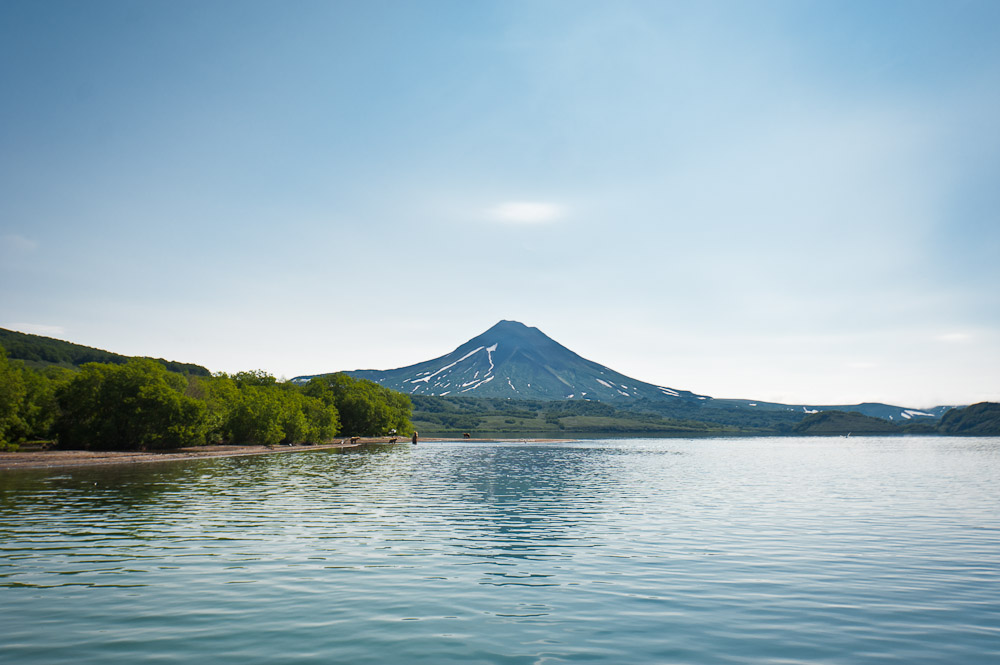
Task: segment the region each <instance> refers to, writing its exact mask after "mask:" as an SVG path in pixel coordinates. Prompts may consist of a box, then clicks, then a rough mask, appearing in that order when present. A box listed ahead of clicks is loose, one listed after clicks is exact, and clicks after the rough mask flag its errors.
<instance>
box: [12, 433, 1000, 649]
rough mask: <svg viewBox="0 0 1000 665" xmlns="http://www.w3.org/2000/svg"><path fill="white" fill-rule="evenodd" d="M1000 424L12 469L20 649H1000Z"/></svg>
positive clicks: (15, 624)
mask: <svg viewBox="0 0 1000 665" xmlns="http://www.w3.org/2000/svg"><path fill="white" fill-rule="evenodd" d="M998 481H1000V440H997V439H977V440H967V439H966V440H962V439H943V438H937V439H935V438H905V439H899V438H896V439H877V438H863V437H858V438H852V439H850V440H844V439H836V440H834V439H759V440H696V441H686V440H678V439H670V440H663V441H656V440H613V441H591V442H579V443H574V444H559V445H533V444H523V443H510V444H478V443H477V444H473V443H468V444H466V443H458V444H424V445H421V446H418V447H413V446H374V447H371V448H368V449H363V450H351V451H313V452H308V453H299V454H295V455H274V456H265V457H244V458H225V459H218V460H195V461H189V462H183V463H160V464H156V465H141V466H140V467H138V468H135V467H102V468H99V469H96V468H89V469H88V468H81V469H74V470H72V471H67V470H65V469H59V470H58V471H51V472H47V471H44V470H37V471H29V470H24V471H18V472H6V473H5V474H4V475H2V476H0V483H2V484H0V594H2V599H3V602H2V603H0V625H3V626H4V639H3V640H2V641H0V658H2V659H3V660H4V662H18V663H32V662H36V663H69V662H72V663H74V664H78V663H114V662H121V663H132V662H136V661H145V660H160V661H165V662H169V661H177V662H189V661H192V660H196V659H201V660H208V661H210V662H220V663H227V662H233V663H241V664H242V663H257V662H261V663H263V662H282V663H286V662H287V663H328V662H349V663H361V664H364V663H385V662H413V663H421V662H434V663H459V662H460V663H564V662H576V661H590V662H603V663H626V662H627V663H664V662H679V663H685V662H690V663H765V662H767V663H770V662H781V663H815V662H828V663H856V662H890V661H896V662H907V663H937V662H962V663H988V662H997V661H998V660H1000V629H998V628H997V626H1000V517H998V516H1000V499H998V497H997V493H996V490H995V488H996V487H997V486H998Z"/></svg>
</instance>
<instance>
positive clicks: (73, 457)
mask: <svg viewBox="0 0 1000 665" xmlns="http://www.w3.org/2000/svg"><path fill="white" fill-rule="evenodd" d="M420 440H421V441H425V442H426V441H456V442H457V441H469V439H459V438H456V439H449V438H438V437H427V438H423V437H421V438H420ZM472 441H479V442H490V441H524V442H529V441H530V442H532V443H558V442H562V441H565V439H515V438H509V439H472ZM389 442H390V441H389V437H372V438H361V439H359V440H358V442H357V443H353V444H352V443H351V442H350V439H343V440H338V441H334V442H330V443H323V444H318V445H311V446H273V447H268V446H232V445H229V446H196V447H193V448H178V449H176V450H168V451H162V452H144V451H134V450H128V451H121V450H28V451H22V452H16V453H3V452H0V471H5V470H8V469H44V468H55V467H63V466H96V465H99V464H141V463H148V462H176V461H179V460H188V459H208V458H213V457H244V456H247V455H274V454H280V453H296V452H302V451H304V450H326V449H329V448H357V447H358V446H362V445H365V444H372V443H389ZM409 443H410V439H409V437H399V440H398V441H397V444H400V445H401V444H409Z"/></svg>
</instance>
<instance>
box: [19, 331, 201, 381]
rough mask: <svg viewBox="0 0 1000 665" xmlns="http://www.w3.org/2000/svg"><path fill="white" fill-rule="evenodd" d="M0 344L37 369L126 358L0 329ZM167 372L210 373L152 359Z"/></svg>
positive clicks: (118, 362)
mask: <svg viewBox="0 0 1000 665" xmlns="http://www.w3.org/2000/svg"><path fill="white" fill-rule="evenodd" d="M0 346H2V347H3V348H4V349H6V350H7V357H8V358H10V359H12V360H23V361H24V363H25V364H26V365H28V366H29V367H35V368H41V367H46V366H48V365H58V366H60V367H69V368H73V367H79V366H80V365H85V364H87V363H111V364H115V365H123V364H125V363H126V362H128V360H129V357H128V356H123V355H120V354H118V353H112V352H111V351H104V350H102V349H94V348H91V347H89V346H83V345H81V344H73V343H72V342H65V341H63V340H61V339H53V338H51V337H43V336H41V335H30V334H28V333H22V332H17V331H16V330H7V329H5V328H0ZM153 360H155V361H156V362H158V363H160V364H161V365H163V366H164V367H166V368H167V369H168V370H169V371H171V372H180V373H182V374H193V375H195V376H210V375H211V372H209V371H208V370H207V369H205V368H204V367H202V366H201V365H193V364H191V363H181V362H176V361H172V360H163V359H162V358H153Z"/></svg>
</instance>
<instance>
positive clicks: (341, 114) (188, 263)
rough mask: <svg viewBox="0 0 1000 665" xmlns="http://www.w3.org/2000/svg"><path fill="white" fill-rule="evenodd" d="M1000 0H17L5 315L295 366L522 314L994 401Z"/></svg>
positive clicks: (0, 76) (882, 395)
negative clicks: (930, 0) (629, 0)
mask: <svg viewBox="0 0 1000 665" xmlns="http://www.w3.org/2000/svg"><path fill="white" fill-rule="evenodd" d="M997 118H1000V3H996V2H993V1H985V2H956V1H949V2H943V1H942V2H915V1H907V2H877V3H872V2H832V1H831V2H806V1H801V0H795V1H789V2H716V3H712V2H665V1H657V2H582V1H579V0H574V1H567V2H556V1H538V2H512V1H508V0H504V1H502V2H468V1H460V2H459V1H456V2H300V1H297V2H292V3H287V2H285V3H281V2H236V1H232V2H204V1H200V0H199V1H197V2H181V1H178V0H170V1H169V2H156V1H152V0H146V1H143V2H105V1H101V0H93V1H90V2H46V1H44V0H43V1H38V0H33V1H30V2H13V1H11V0H5V1H4V2H3V3H0V282H2V288H0V326H3V327H11V328H15V329H19V330H24V331H27V332H38V333H42V334H49V335H51V336H55V337H59V338H63V339H68V340H71V341H74V342H78V343H82V344H87V345H91V346H97V347H100V348H106V349H110V350H114V351H118V352H121V353H127V354H135V355H151V356H163V357H168V358H174V359H178V360H184V361H189V362H197V363H201V364H203V365H205V366H207V367H209V368H210V369H212V370H224V371H236V370H240V369H250V368H262V369H265V370H267V371H270V372H272V373H274V374H276V375H279V376H280V375H284V376H288V377H291V376H294V375H297V374H304V373H315V372H321V371H332V370H338V369H355V368H362V367H364V368H390V367H397V366H401V365H407V364H411V363H414V362H418V361H422V360H426V359H428V358H431V357H434V356H437V355H441V354H443V353H445V352H447V351H450V350H451V349H452V348H454V347H455V346H457V345H458V344H459V343H461V342H463V341H465V340H466V339H468V338H470V337H472V336H473V335H475V334H478V333H479V332H482V331H483V330H485V329H486V328H488V327H489V326H491V325H492V324H493V323H495V322H496V321H497V320H499V319H501V318H507V319H516V320H519V321H522V322H524V323H526V324H528V325H532V326H537V327H539V328H541V329H542V330H543V331H544V332H546V333H548V334H549V335H550V336H552V337H553V338H555V339H556V340H558V341H560V342H561V343H563V344H565V345H566V346H568V347H569V348H571V349H573V350H575V351H577V352H578V353H581V354H582V355H584V356H585V357H588V358H590V359H592V360H596V361H598V362H601V363H603V364H605V365H608V366H610V367H613V368H615V369H617V370H619V371H622V372H624V373H626V374H628V375H631V376H633V377H635V378H638V379H641V380H645V381H650V382H654V383H660V384H663V385H668V386H672V387H675V388H681V389H687V390H693V391H696V392H699V393H702V394H709V395H713V396H717V397H748V398H754V399H761V400H780V401H796V402H811V403H832V402H857V401H887V402H892V403H898V404H904V405H909V406H918V407H919V406H930V405H933V404H945V403H969V402H974V401H980V400H984V399H992V400H1000V288H998V287H1000V131H998V128H1000V121H998V120H997Z"/></svg>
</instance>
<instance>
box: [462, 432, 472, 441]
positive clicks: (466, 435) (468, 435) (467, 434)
mask: <svg viewBox="0 0 1000 665" xmlns="http://www.w3.org/2000/svg"><path fill="white" fill-rule="evenodd" d="M462 436H464V437H465V438H466V439H471V438H472V435H471V434H469V433H468V432H466V433H465V434H463V435H462Z"/></svg>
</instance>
